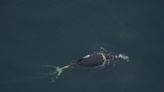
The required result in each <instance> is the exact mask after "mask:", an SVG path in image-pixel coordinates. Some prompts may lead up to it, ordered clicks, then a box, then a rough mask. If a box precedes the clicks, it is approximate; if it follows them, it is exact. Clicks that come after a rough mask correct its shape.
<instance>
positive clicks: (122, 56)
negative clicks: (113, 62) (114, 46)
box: [118, 54, 129, 62]
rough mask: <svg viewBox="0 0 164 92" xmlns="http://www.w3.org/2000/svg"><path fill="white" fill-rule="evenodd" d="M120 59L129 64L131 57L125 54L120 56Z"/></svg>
mask: <svg viewBox="0 0 164 92" xmlns="http://www.w3.org/2000/svg"><path fill="white" fill-rule="evenodd" d="M118 57H119V58H121V59H123V60H126V61H127V62H129V57H128V56H125V55H123V54H119V55H118Z"/></svg>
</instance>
